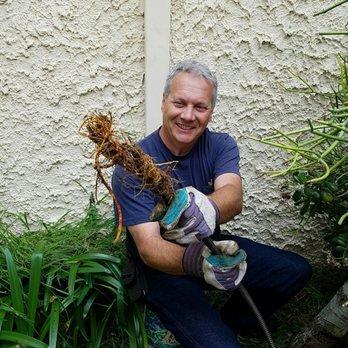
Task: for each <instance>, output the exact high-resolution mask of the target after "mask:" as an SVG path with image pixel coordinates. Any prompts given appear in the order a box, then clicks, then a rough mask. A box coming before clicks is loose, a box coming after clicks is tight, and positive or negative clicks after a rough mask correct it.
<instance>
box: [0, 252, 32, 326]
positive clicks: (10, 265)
mask: <svg viewBox="0 0 348 348" xmlns="http://www.w3.org/2000/svg"><path fill="white" fill-rule="evenodd" d="M3 253H4V255H5V258H6V265H7V271H8V278H9V284H10V289H11V301H12V306H13V308H14V309H15V310H16V311H18V312H20V313H23V315H24V304H23V287H22V282H21V279H20V278H19V276H18V274H17V269H16V265H15V263H14V261H13V257H12V254H11V252H10V251H9V250H8V249H7V248H6V249H4V250H3ZM15 323H16V326H17V330H18V331H19V332H20V333H26V332H27V325H26V323H25V321H24V320H23V319H21V318H16V319H15Z"/></svg>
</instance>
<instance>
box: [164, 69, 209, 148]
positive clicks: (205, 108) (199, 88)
mask: <svg viewBox="0 0 348 348" xmlns="http://www.w3.org/2000/svg"><path fill="white" fill-rule="evenodd" d="M212 98H213V86H212V84H211V83H210V82H208V81H207V80H206V79H204V78H203V77H200V76H197V75H195V74H190V73H186V72H181V73H179V74H178V75H176V76H175V77H174V79H173V80H172V84H171V89H170V93H169V94H168V95H167V96H164V97H163V100H162V106H161V110H162V114H163V126H162V128H161V131H160V135H161V138H162V140H163V141H164V143H165V144H166V146H167V147H168V148H169V149H170V150H171V152H172V153H173V154H175V155H184V154H186V153H188V152H189V151H190V150H191V148H192V147H193V145H194V144H195V142H196V141H197V139H198V138H199V137H200V135H201V134H202V133H203V132H204V130H205V128H206V127H207V125H208V123H209V121H210V120H211V116H212V113H213V108H212Z"/></svg>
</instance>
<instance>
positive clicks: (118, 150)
mask: <svg viewBox="0 0 348 348" xmlns="http://www.w3.org/2000/svg"><path fill="white" fill-rule="evenodd" d="M80 134H82V135H83V136H86V137H87V138H89V139H90V140H92V141H93V142H94V143H95V146H96V147H95V151H94V168H95V170H96V171H97V178H100V180H101V182H102V183H103V184H104V186H105V187H106V188H107V190H108V191H109V193H110V195H111V196H112V199H113V201H114V204H115V207H116V211H117V215H118V228H117V233H116V237H115V240H114V242H115V241H117V240H118V239H119V237H120V235H121V231H122V212H121V207H120V205H119V203H118V201H117V197H116V196H115V194H114V193H113V191H112V189H111V187H110V185H109V184H108V183H107V181H106V180H105V178H104V176H103V174H102V169H105V168H109V167H112V166H114V165H116V164H119V165H120V166H122V167H123V168H124V169H125V170H127V171H128V172H129V173H131V174H133V175H135V176H136V177H137V178H138V179H140V181H141V187H142V189H148V190H150V191H151V192H152V193H153V194H154V195H155V196H157V197H158V198H159V199H160V201H162V202H163V204H164V205H165V206H166V205H169V202H170V201H171V200H172V198H173V196H174V182H173V179H172V178H171V177H170V175H169V174H168V173H167V172H165V171H164V170H162V169H160V168H159V167H158V166H157V165H156V164H155V163H154V162H153V160H152V158H151V157H150V156H149V155H148V154H146V153H145V152H144V151H143V150H142V149H141V147H140V146H139V145H138V144H136V143H135V142H133V141H132V140H131V139H130V138H129V137H128V136H126V135H125V134H124V133H122V132H120V131H118V132H116V131H115V130H114V128H113V125H112V115H111V113H110V112H109V113H108V114H102V113H98V112H95V113H91V114H88V115H87V116H85V118H84V120H83V122H82V124H81V126H80ZM101 155H102V156H103V160H102V161H101Z"/></svg>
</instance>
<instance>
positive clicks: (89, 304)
mask: <svg viewBox="0 0 348 348" xmlns="http://www.w3.org/2000/svg"><path fill="white" fill-rule="evenodd" d="M97 296H98V293H97V292H96V291H95V292H93V293H92V295H91V296H90V297H89V299H88V300H87V302H86V304H85V305H84V307H83V318H86V317H87V314H88V312H89V310H90V308H91V306H92V304H93V302H94V300H95V299H96V297H97Z"/></svg>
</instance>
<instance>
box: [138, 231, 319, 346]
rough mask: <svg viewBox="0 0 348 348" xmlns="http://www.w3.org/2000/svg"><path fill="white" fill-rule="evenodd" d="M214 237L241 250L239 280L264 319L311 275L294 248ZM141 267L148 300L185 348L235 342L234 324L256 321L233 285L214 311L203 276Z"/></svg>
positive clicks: (226, 236)
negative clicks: (244, 269) (242, 269)
mask: <svg viewBox="0 0 348 348" xmlns="http://www.w3.org/2000/svg"><path fill="white" fill-rule="evenodd" d="M214 239H215V240H222V239H225V240H226V239H232V240H235V241H236V242H237V243H238V245H239V247H240V248H242V249H244V250H245V251H246V253H247V263H248V268H247V272H246V274H245V276H244V278H243V281H242V283H243V285H244V286H245V288H246V289H247V290H248V292H249V293H250V295H251V296H252V298H253V300H254V302H255V303H256V305H257V306H258V308H259V310H260V312H261V313H262V315H263V316H264V318H265V319H267V317H269V316H270V315H271V314H272V313H274V312H275V311H276V310H277V309H278V308H280V307H281V306H283V305H284V304H286V303H287V302H288V301H289V299H290V298H291V297H292V296H294V295H295V294H296V293H297V292H298V291H299V290H301V289H302V288H303V287H304V286H305V285H306V283H307V282H308V280H309V278H310V276H311V274H312V268H311V266H310V265H309V263H308V262H307V261H306V260H305V259H304V258H303V257H301V256H299V255H297V254H295V253H293V252H290V251H285V250H281V249H278V248H274V247H271V246H267V245H263V244H260V243H257V242H254V241H252V240H250V239H247V238H242V237H237V236H231V235H219V236H217V237H215V238H214ZM144 272H145V275H146V278H147V282H148V287H149V291H148V295H147V298H146V302H147V304H148V305H149V307H150V308H151V309H152V310H153V311H154V312H155V313H156V314H157V315H158V317H159V318H160V320H161V321H162V323H163V325H164V326H165V327H166V328H167V329H168V330H170V331H171V332H172V333H173V334H174V336H175V338H176V340H177V341H178V342H179V343H180V344H181V345H182V346H183V347H185V348H186V347H187V348H190V347H197V348H198V347H199V348H205V347H206V348H212V347H214V348H219V347H221V348H229V347H231V348H232V347H240V343H239V342H238V339H237V336H236V334H235V332H234V328H238V327H243V328H248V327H255V326H256V325H257V320H256V318H255V316H254V314H253V313H252V312H251V310H250V308H249V306H248V304H247V303H246V301H245V300H244V298H242V297H241V294H240V292H239V291H238V290H237V291H234V292H232V293H231V296H230V298H229V299H228V300H227V302H226V303H225V305H224V307H223V308H222V310H221V312H218V311H217V310H215V309H214V308H213V307H212V306H211V305H210V303H209V301H208V298H207V296H206V294H205V290H206V289H207V284H206V283H205V281H204V280H203V279H199V278H195V277H191V276H173V275H169V274H166V273H162V272H159V271H157V270H154V269H152V268H149V267H147V266H144Z"/></svg>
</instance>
